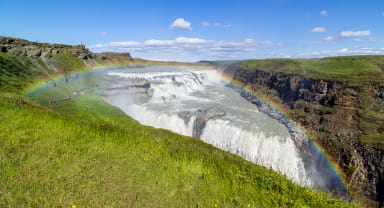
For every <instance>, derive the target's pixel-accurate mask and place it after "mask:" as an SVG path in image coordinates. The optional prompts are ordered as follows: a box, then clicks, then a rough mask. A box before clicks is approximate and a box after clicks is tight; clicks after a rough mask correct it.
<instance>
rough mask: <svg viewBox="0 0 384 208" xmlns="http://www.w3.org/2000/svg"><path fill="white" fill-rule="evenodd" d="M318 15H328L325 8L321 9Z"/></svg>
mask: <svg viewBox="0 0 384 208" xmlns="http://www.w3.org/2000/svg"><path fill="white" fill-rule="evenodd" d="M320 15H321V16H323V17H326V16H328V12H327V10H322V11H321V12H320Z"/></svg>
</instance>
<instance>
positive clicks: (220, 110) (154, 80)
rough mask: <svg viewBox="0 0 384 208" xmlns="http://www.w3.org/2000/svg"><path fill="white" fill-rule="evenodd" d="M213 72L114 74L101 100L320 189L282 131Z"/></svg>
mask: <svg viewBox="0 0 384 208" xmlns="http://www.w3.org/2000/svg"><path fill="white" fill-rule="evenodd" d="M215 73H216V72H215V71H214V70H209V69H203V68H194V69H193V70H191V69H185V68H177V67H146V68H140V69H113V70H111V71H110V72H108V75H109V76H112V77H114V81H113V82H111V83H110V84H109V85H110V86H108V89H110V90H111V91H113V92H114V93H109V94H108V93H106V94H105V95H104V99H105V100H106V101H107V102H109V103H110V104H112V105H115V106H117V107H119V108H120V109H122V110H123V111H124V112H125V113H126V114H128V115H130V116H132V117H133V118H134V119H136V120H137V121H139V122H140V123H142V124H144V125H150V126H154V127H157V128H164V129H169V130H171V131H174V132H176V133H179V134H183V135H187V136H193V135H195V136H196V135H197V137H199V138H200V139H201V140H203V141H204V142H206V143H209V144H212V145H214V146H216V147H218V148H220V149H223V150H225V151H229V152H231V153H233V154H237V155H239V156H241V157H243V158H244V159H246V160H249V161H251V162H253V163H256V164H259V165H262V166H265V167H267V168H272V169H273V170H275V171H277V172H280V173H282V174H285V175H286V176H287V177H288V178H290V179H291V180H292V181H293V182H295V183H297V184H300V185H302V186H307V187H316V186H321V185H319V184H318V181H321V180H322V179H316V178H314V177H313V176H314V173H317V170H314V169H313V166H311V170H306V166H305V164H304V162H303V158H301V156H300V150H299V149H298V148H297V147H296V145H295V142H294V141H293V140H292V138H291V135H290V133H289V131H288V129H287V127H286V126H284V125H283V124H281V123H279V122H278V121H277V120H276V119H273V118H271V117H269V116H268V115H266V114H264V113H261V112H260V111H259V110H258V109H257V107H256V106H255V105H253V104H251V103H250V102H248V101H247V100H246V99H244V98H243V97H241V96H240V95H239V93H238V92H236V91H235V90H234V89H231V88H227V87H225V85H224V83H222V82H221V81H220V80H219V79H218V78H217V76H215ZM138 80H145V82H148V84H146V85H143V84H140V85H139V84H138V85H136V84H135V83H142V82H143V81H140V82H138ZM132 83H134V84H132ZM124 85H125V87H124ZM143 86H144V87H143ZM306 161H309V160H308V159H306ZM316 177H319V175H318V174H316Z"/></svg>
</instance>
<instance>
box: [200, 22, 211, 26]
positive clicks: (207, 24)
mask: <svg viewBox="0 0 384 208" xmlns="http://www.w3.org/2000/svg"><path fill="white" fill-rule="evenodd" d="M200 24H201V26H203V27H209V26H211V24H210V23H209V22H201V23H200Z"/></svg>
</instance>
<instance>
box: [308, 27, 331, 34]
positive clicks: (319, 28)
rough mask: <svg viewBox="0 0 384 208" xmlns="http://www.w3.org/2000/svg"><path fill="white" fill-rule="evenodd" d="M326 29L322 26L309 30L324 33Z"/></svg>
mask: <svg viewBox="0 0 384 208" xmlns="http://www.w3.org/2000/svg"><path fill="white" fill-rule="evenodd" d="M326 31H327V30H326V29H325V28H324V27H315V28H313V29H312V30H310V32H314V33H324V32H326Z"/></svg>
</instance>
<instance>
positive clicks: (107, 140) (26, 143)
mask: <svg viewBox="0 0 384 208" xmlns="http://www.w3.org/2000/svg"><path fill="white" fill-rule="evenodd" d="M0 58H1V59H0V60H2V61H1V62H0V68H1V70H2V73H1V88H0V89H1V92H0V112H1V114H0V170H1V171H0V184H1V186H0V207H70V206H72V205H76V206H77V207H134V206H135V207H192V206H193V207H351V206H352V205H350V204H347V203H345V202H341V201H338V200H336V199H333V198H331V197H330V196H329V195H327V194H324V193H321V192H315V191H311V190H308V189H305V188H302V187H299V186H297V185H295V184H293V183H291V182H290V181H288V180H287V179H286V178H285V177H284V176H281V175H279V174H276V173H275V172H272V171H270V170H268V169H266V168H264V167H260V166H257V165H254V164H252V163H250V162H247V161H245V160H243V159H241V158H240V157H238V156H234V155H232V154H229V153H227V152H224V151H221V150H218V149H216V148H214V147H212V146H211V145H207V144H205V143H203V142H201V141H200V140H198V139H194V138H191V137H185V136H180V135H177V134H174V133H172V132H170V131H166V130H160V129H155V128H152V127H147V126H142V125H140V124H138V123H137V122H136V121H134V120H133V119H131V118H130V117H128V116H126V115H125V114H124V113H123V112H122V111H120V110H118V109H116V108H114V107H112V106H109V105H108V104H106V103H105V102H104V101H102V100H101V99H100V98H98V97H97V96H94V95H93V94H92V93H91V92H89V93H87V94H86V95H84V96H80V97H77V98H76V99H72V100H69V101H67V102H62V103H60V104H57V105H47V106H44V105H42V104H39V103H37V102H35V101H31V100H30V99H29V98H27V97H25V96H23V95H21V94H20V93H19V92H20V91H21V90H22V89H23V87H25V86H26V85H27V82H32V81H34V80H39V79H46V80H49V78H50V76H52V75H53V74H55V73H63V72H64V71H65V70H81V69H82V68H83V65H82V64H81V62H78V59H77V58H74V57H71V56H64V57H58V58H53V59H52V60H50V61H51V62H49V63H48V65H50V66H48V65H45V64H44V63H43V62H42V61H41V60H31V59H27V58H21V57H16V56H13V55H7V54H3V53H0ZM62 59H65V61H63V60H62ZM53 66H54V67H53ZM3 72H6V73H3ZM82 83H83V84H84V86H83V87H86V86H87V85H92V83H91V82H82ZM71 86H72V87H73V85H71ZM55 90H56V91H55ZM55 90H53V91H46V92H47V94H45V95H41V96H40V97H39V99H40V100H41V101H44V100H45V101H46V100H47V99H48V98H49V97H50V96H53V95H54V94H55V95H57V96H63V95H65V93H66V92H65V91H64V90H63V89H61V88H59V87H58V88H55ZM41 103H43V104H44V102H41ZM45 104H46V103H45Z"/></svg>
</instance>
